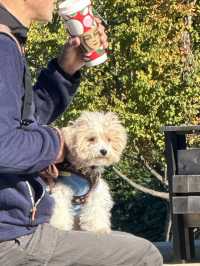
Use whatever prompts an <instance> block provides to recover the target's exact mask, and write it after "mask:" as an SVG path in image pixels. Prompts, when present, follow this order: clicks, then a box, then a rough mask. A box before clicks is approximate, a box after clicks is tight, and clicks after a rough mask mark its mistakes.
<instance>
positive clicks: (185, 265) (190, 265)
mask: <svg viewBox="0 0 200 266" xmlns="http://www.w3.org/2000/svg"><path fill="white" fill-rule="evenodd" d="M163 266H200V263H186V264H185V263H183V264H163Z"/></svg>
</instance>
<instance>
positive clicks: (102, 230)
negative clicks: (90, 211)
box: [94, 228, 111, 235]
mask: <svg viewBox="0 0 200 266" xmlns="http://www.w3.org/2000/svg"><path fill="white" fill-rule="evenodd" d="M94 233H95V234H97V235H108V234H110V233H111V229H110V228H99V229H97V230H95V231H94Z"/></svg>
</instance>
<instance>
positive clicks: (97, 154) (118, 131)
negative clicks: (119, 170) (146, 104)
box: [50, 112, 127, 233]
mask: <svg viewBox="0 0 200 266" xmlns="http://www.w3.org/2000/svg"><path fill="white" fill-rule="evenodd" d="M62 133H63V136H64V140H65V143H66V145H67V148H68V152H67V154H66V157H67V160H68V161H69V162H70V163H71V164H72V165H73V167H74V168H75V169H77V170H81V171H83V172H85V173H87V174H92V173H93V172H94V171H98V172H99V173H103V169H104V167H105V166H110V165H112V164H114V163H117V162H118V161H119V160H120V156H121V154H122V151H123V150H124V148H125V146H126V142H127V135H126V131H125V128H124V127H123V126H122V125H121V123H120V121H119V119H118V117H117V116H116V115H115V114H114V113H111V112H107V113H103V112H83V113H82V114H81V116H80V117H79V118H78V119H77V120H75V121H74V122H71V123H70V125H69V126H68V127H65V128H62ZM94 167H95V168H94ZM52 195H53V197H54V199H55V207H54V212H53V215H52V218H51V221H50V223H51V224H52V225H53V226H55V227H57V228H59V229H63V230H71V229H73V224H74V212H73V206H72V203H71V200H72V197H73V192H72V190H71V189H70V188H69V187H68V186H66V185H65V184H64V183H62V181H58V182H57V184H56V186H55V188H54V189H53V193H52ZM112 206H113V200H112V197H111V195H110V191H109V186H108V184H107V183H106V182H105V181H104V180H103V179H102V178H100V180H99V183H98V185H97V187H96V188H95V189H93V190H92V192H91V193H90V194H89V197H88V198H87V202H86V203H85V204H84V205H83V207H82V209H81V212H80V215H79V228H80V229H81V230H86V231H93V232H97V233H109V232H110V230H111V229H110V228H111V222H110V217H111V209H112Z"/></svg>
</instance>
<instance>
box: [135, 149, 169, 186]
mask: <svg viewBox="0 0 200 266" xmlns="http://www.w3.org/2000/svg"><path fill="white" fill-rule="evenodd" d="M134 148H135V150H136V151H137V154H138V158H135V160H138V161H139V162H141V163H142V165H143V166H144V167H145V168H146V169H147V170H148V171H149V172H150V173H151V174H152V175H153V176H154V177H155V178H157V179H158V180H159V181H160V182H161V183H162V184H165V185H167V186H168V181H167V180H166V178H164V177H163V176H161V175H160V174H159V173H158V172H157V171H156V170H155V169H153V168H152V167H151V166H150V165H149V163H148V162H147V160H146V159H145V158H144V156H143V155H142V154H141V153H140V150H139V148H138V147H137V145H134Z"/></svg>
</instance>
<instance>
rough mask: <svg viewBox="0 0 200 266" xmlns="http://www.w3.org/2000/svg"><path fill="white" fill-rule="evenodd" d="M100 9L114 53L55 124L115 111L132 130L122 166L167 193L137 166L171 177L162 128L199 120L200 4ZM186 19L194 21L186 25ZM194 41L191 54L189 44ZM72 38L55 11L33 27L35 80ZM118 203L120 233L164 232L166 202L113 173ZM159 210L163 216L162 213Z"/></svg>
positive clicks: (167, 0) (168, 1) (123, 4)
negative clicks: (85, 113)
mask: <svg viewBox="0 0 200 266" xmlns="http://www.w3.org/2000/svg"><path fill="white" fill-rule="evenodd" d="M94 6H95V7H98V11H99V13H100V14H101V15H102V16H103V17H104V18H105V20H106V21H107V22H108V25H109V26H108V29H107V32H108V36H109V43H110V50H111V53H110V54H109V60H108V61H107V63H104V64H103V65H100V66H98V67H95V68H84V69H83V71H82V75H83V81H82V84H81V88H80V90H79V93H78V94H77V95H76V97H75V99H74V101H73V104H72V105H71V106H70V108H69V109H68V110H67V111H66V112H65V114H64V115H63V116H62V118H61V119H60V120H59V121H57V124H58V125H59V126H62V125H65V124H66V123H67V121H68V120H70V119H73V118H75V117H77V116H78V115H79V113H80V112H81V111H82V110H85V109H88V110H91V111H94V110H98V111H99V110H103V111H109V110H111V111H114V112H116V113H118V114H119V116H120V118H121V120H122V122H123V124H124V125H125V126H126V128H127V132H128V137H129V141H128V146H127V149H126V152H125V153H124V156H123V158H122V161H121V163H120V164H119V168H120V169H121V171H122V172H123V173H125V174H126V175H127V176H128V177H130V179H133V180H135V181H137V182H138V183H140V184H143V185H144V186H147V187H151V188H153V189H156V190H160V191H167V185H166V184H164V183H162V182H160V181H158V180H154V179H153V175H152V173H151V172H150V171H149V169H148V170H147V168H146V167H145V165H143V164H142V163H141V161H138V160H137V158H138V155H142V156H143V157H144V158H145V160H146V161H147V162H148V164H149V165H151V167H152V168H153V169H154V170H155V171H156V172H158V173H159V174H160V175H161V176H163V178H164V175H165V159H164V156H163V152H164V136H163V133H162V132H161V127H162V126H164V125H180V124H191V123H197V122H198V119H197V118H198V115H199V101H200V93H199V84H200V76H199V71H200V69H199V58H200V50H199V40H200V35H199V10H200V9H199V2H198V1H177V0H150V1H143V0H140V1H139V0H131V1H130V0H123V1H122V0H109V1H106V0H96V1H94ZM185 18H189V19H191V20H192V21H193V23H190V24H189V25H188V24H186V22H185V21H186V20H185ZM185 33H187V34H188V35H186V36H189V38H190V40H191V44H188V45H191V47H189V48H190V51H189V52H187V50H186V48H187V47H186V48H185V43H184V40H183V36H185V35H184V34H185ZM66 38H67V34H66V32H65V30H64V27H63V23H62V21H61V20H60V19H59V17H58V15H57V14H56V13H55V16H54V22H53V23H52V24H48V25H46V26H45V27H44V26H43V25H40V24H35V25H33V27H32V29H31V31H30V35H29V43H28V51H29V53H28V57H29V62H30V65H31V69H32V72H33V75H34V77H35V76H36V74H37V70H38V69H39V68H41V67H43V66H45V65H46V64H47V61H48V60H49V58H51V57H55V56H56V54H57V53H58V52H59V50H60V49H61V46H62V45H63V43H64V42H65V40H66ZM107 179H108V181H109V182H110V184H111V187H112V191H113V195H114V198H115V201H116V206H115V208H114V211H113V214H114V215H113V217H114V228H115V229H123V230H125V231H129V232H133V233H137V234H139V235H142V236H145V237H147V238H149V239H151V240H161V239H163V235H164V225H165V217H166V209H167V208H166V203H165V201H163V200H159V199H156V198H153V197H151V196H149V195H145V194H142V193H141V192H137V191H136V190H133V188H130V187H129V186H128V185H127V184H125V183H124V181H122V180H120V179H119V178H116V177H113V172H112V170H110V171H108V172H107ZM158 213H159V214H158Z"/></svg>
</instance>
